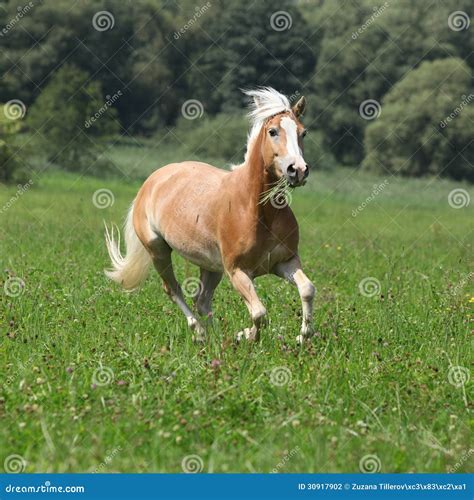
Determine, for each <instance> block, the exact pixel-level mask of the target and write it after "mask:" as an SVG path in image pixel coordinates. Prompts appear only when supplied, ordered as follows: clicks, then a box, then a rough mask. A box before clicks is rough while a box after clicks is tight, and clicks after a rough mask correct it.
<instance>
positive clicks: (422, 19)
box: [308, 0, 474, 165]
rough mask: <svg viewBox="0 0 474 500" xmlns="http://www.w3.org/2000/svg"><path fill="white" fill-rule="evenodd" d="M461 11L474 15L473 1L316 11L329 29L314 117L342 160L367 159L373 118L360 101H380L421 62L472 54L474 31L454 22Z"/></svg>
mask: <svg viewBox="0 0 474 500" xmlns="http://www.w3.org/2000/svg"><path fill="white" fill-rule="evenodd" d="M341 4H342V5H341ZM455 10H464V11H465V12H467V13H471V18H472V17H473V16H472V2H470V1H469V0H467V1H466V0H461V1H458V0H448V1H446V2H438V3H436V4H435V5H429V6H428V5H426V4H425V3H424V2H413V1H412V0H400V1H397V2H385V3H384V2H379V1H372V0H360V1H357V2H354V1H352V0H343V1H342V2H332V1H328V2H325V3H324V5H323V8H321V9H319V10H318V11H317V12H315V14H314V15H313V16H311V19H312V20H313V22H314V23H315V24H316V25H319V26H321V29H322V31H323V34H322V41H321V45H320V52H319V57H318V64H317V67H316V72H315V77H314V78H313V79H312V83H313V89H314V90H313V92H314V94H315V99H314V101H315V103H316V106H315V107H310V108H309V112H308V113H309V114H308V116H309V117H310V119H311V120H312V121H314V123H313V126H315V127H318V128H320V129H321V130H322V131H323V133H324V138H325V143H326V145H327V146H328V147H329V148H330V149H331V150H332V151H333V153H334V155H335V156H336V158H337V160H338V161H340V162H342V163H343V164H348V165H355V164H357V163H359V162H360V161H361V160H362V159H363V154H364V151H363V146H362V145H363V137H364V129H365V127H366V126H367V123H368V122H367V121H366V120H364V119H362V118H361V116H360V115H359V105H360V104H361V103H362V102H363V101H364V100H366V99H375V100H377V101H381V99H382V97H383V96H384V95H385V93H386V92H387V91H388V90H389V89H390V88H391V86H392V85H394V84H395V83H396V82H397V81H398V80H400V79H401V78H402V77H403V76H404V75H406V74H407V73H409V72H410V71H411V70H412V68H414V67H416V66H417V65H418V64H420V62H421V61H423V60H434V59H438V58H443V59H444V58H446V57H449V56H450V55H452V56H461V57H463V56H464V57H467V53H469V54H471V53H472V50H473V45H474V44H473V41H474V38H473V36H472V29H471V30H466V31H465V32H455V31H453V30H450V29H449V28H448V25H447V20H448V16H449V13H450V12H452V11H455ZM469 31H470V32H471V33H468V32H469ZM470 57H471V59H470V61H471V66H472V55H471V56H470ZM471 130H472V129H471ZM413 132H415V130H414V131H413Z"/></svg>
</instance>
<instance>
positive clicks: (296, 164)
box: [262, 97, 309, 187]
mask: <svg viewBox="0 0 474 500" xmlns="http://www.w3.org/2000/svg"><path fill="white" fill-rule="evenodd" d="M305 105H306V102H305V98H304V97H301V99H300V100H299V101H298V102H297V103H296V104H295V105H294V106H293V107H292V108H291V111H284V112H282V113H278V114H277V115H275V116H272V117H270V118H268V120H266V121H265V123H264V124H263V130H262V134H263V135H262V154H263V160H264V164H265V168H266V169H267V171H268V172H269V174H270V175H271V176H272V177H275V178H276V179H277V180H278V179H281V178H282V177H286V180H287V181H288V184H289V185H290V186H292V187H296V186H302V185H303V184H305V183H306V178H307V177H308V174H309V167H308V165H307V163H306V161H305V159H304V158H303V138H304V136H305V135H306V130H305V128H304V127H303V124H302V123H301V122H300V120H299V118H300V116H301V114H302V113H303V111H304V108H305Z"/></svg>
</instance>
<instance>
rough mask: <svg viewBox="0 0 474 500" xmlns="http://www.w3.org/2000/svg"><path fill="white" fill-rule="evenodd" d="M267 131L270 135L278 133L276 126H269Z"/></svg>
mask: <svg viewBox="0 0 474 500" xmlns="http://www.w3.org/2000/svg"><path fill="white" fill-rule="evenodd" d="M268 133H269V134H270V137H275V136H276V135H277V134H278V130H277V129H276V128H271V129H270V130H269V131H268Z"/></svg>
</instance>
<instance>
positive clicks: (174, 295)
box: [152, 239, 204, 341]
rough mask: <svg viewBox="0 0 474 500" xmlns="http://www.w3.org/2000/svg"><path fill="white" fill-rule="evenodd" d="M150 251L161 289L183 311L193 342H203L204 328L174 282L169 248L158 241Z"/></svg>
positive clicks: (161, 240)
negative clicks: (161, 283)
mask: <svg viewBox="0 0 474 500" xmlns="http://www.w3.org/2000/svg"><path fill="white" fill-rule="evenodd" d="M152 251H153V264H154V265H155V268H156V270H157V271H158V273H159V275H160V276H161V279H162V280H163V288H164V289H165V292H166V293H167V294H168V296H169V297H170V298H171V300H172V301H173V302H174V303H175V304H176V305H177V306H178V307H179V308H180V309H181V311H183V314H184V315H185V316H186V320H187V321H188V325H189V327H190V328H191V330H193V331H194V340H196V341H202V340H204V328H203V327H202V326H201V324H200V323H199V321H198V320H197V319H196V317H195V316H194V314H193V313H192V311H191V309H190V308H189V307H188V305H187V304H186V301H185V300H184V296H183V292H182V290H181V287H180V286H179V283H178V282H177V281H176V277H175V275H174V271H173V264H172V262H171V248H170V247H169V245H168V244H167V243H166V242H165V241H164V240H163V239H160V241H154V242H153V247H152Z"/></svg>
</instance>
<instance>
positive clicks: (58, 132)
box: [27, 65, 120, 170]
mask: <svg viewBox="0 0 474 500" xmlns="http://www.w3.org/2000/svg"><path fill="white" fill-rule="evenodd" d="M119 98H120V95H119V94H114V96H110V97H109V98H105V97H104V96H103V95H102V91H101V87H100V84H99V83H98V82H94V81H92V80H90V76H89V75H88V74H87V73H86V72H84V71H81V70H79V69H78V68H76V67H75V66H72V65H65V66H63V67H62V68H61V69H60V70H58V71H57V72H56V73H55V74H54V76H53V77H52V78H51V81H50V82H49V83H48V85H47V86H46V87H45V89H44V90H43V92H42V93H41V94H40V96H39V97H38V99H37V100H36V101H35V103H34V104H33V106H32V107H31V110H30V113H29V116H28V121H27V123H28V124H29V126H30V127H32V128H33V129H34V131H35V132H36V135H37V136H38V137H39V138H40V142H41V144H42V146H43V149H44V151H45V152H46V154H47V155H48V159H49V160H50V161H51V162H52V163H57V164H59V165H61V166H62V168H64V169H66V170H85V169H86V168H87V167H88V166H90V164H91V163H92V161H93V160H94V159H96V158H97V156H98V154H99V152H100V150H101V139H102V138H104V137H106V136H108V135H111V134H114V133H117V131H118V129H119V124H118V122H117V120H116V111H115V110H114V109H113V107H112V106H113V101H115V100H118V99H119Z"/></svg>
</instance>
